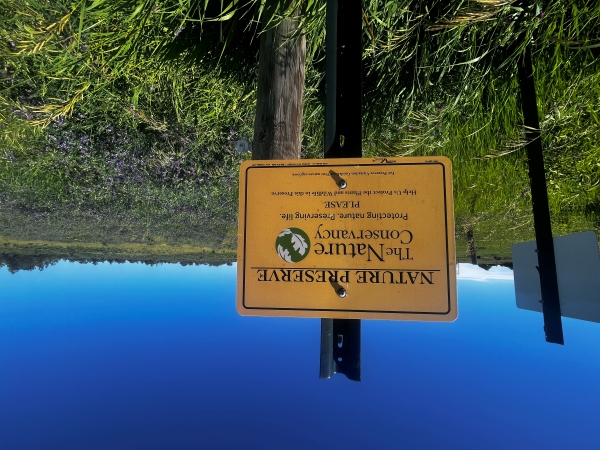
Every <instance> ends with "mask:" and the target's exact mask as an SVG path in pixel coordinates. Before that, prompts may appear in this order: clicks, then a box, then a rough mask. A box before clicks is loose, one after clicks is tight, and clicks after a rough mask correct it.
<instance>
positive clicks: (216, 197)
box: [0, 0, 600, 239]
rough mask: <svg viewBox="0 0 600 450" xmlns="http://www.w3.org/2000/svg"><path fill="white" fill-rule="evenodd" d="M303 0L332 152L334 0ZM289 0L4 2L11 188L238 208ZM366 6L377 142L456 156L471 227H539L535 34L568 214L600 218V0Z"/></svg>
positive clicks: (369, 137) (122, 203)
mask: <svg viewBox="0 0 600 450" xmlns="http://www.w3.org/2000/svg"><path fill="white" fill-rule="evenodd" d="M302 4H303V32H305V33H306V34H307V46H308V52H307V53H308V56H307V77H306V87H305V111H304V122H303V130H304V134H303V144H302V145H303V148H302V152H303V155H304V156H306V157H320V156H321V155H322V136H323V123H324V116H323V112H324V108H323V100H324V68H325V64H324V57H325V53H324V52H325V44H324V39H325V15H324V10H325V0H307V1H305V2H303V3H302ZM288 5H289V2H283V1H258V0H247V1H243V0H240V1H231V2H229V1H225V2H221V1H219V2H217V1H208V2H205V1H199V0H180V1H179V0H178V1H174V0H143V1H141V2H130V1H128V0H113V1H104V0H94V1H92V0H87V1H86V0H79V1H75V2H71V1H66V0H57V1H54V2H51V3H48V2H44V1H42V0H29V1H28V2H22V1H19V0H0V17H1V18H2V21H1V23H0V36H1V40H2V43H1V44H0V121H1V122H0V123H1V125H0V200H1V199H4V200H3V201H4V203H3V204H4V205H9V204H10V205H12V206H11V207H17V206H19V205H21V206H24V205H28V207H34V206H35V207H36V208H38V209H39V208H52V207H56V205H57V204H62V205H69V208H71V209H81V210H86V209H87V210H94V209H98V208H113V209H114V208H117V209H119V208H120V209H121V210H124V211H131V210H134V211H150V212H151V213H150V212H149V214H163V213H164V214H168V213H169V211H190V214H191V213H197V212H198V211H204V212H205V213H203V214H208V212H207V211H209V209H210V208H216V211H217V213H216V214H217V215H219V214H220V216H221V217H223V218H227V220H230V221H234V219H235V198H236V197H235V183H234V182H232V178H231V175H232V174H233V179H235V176H236V170H237V167H238V163H239V161H240V157H239V156H238V155H237V153H236V152H235V150H234V148H233V143H234V142H235V140H237V139H238V138H240V137H243V138H247V139H250V138H251V133H252V125H253V119H254V106H255V100H256V99H255V95H256V93H255V82H256V76H257V67H256V64H257V61H258V59H257V53H258V41H259V33H260V31H261V30H262V29H263V27H264V26H265V25H264V24H265V23H269V24H270V25H266V26H273V25H274V24H276V23H277V21H278V20H280V19H281V17H283V16H284V15H285V14H286V11H287V10H286V7H287V6H288ZM363 7H364V12H365V17H366V20H367V21H368V23H369V25H368V26H366V25H365V27H364V30H363V31H364V33H363V49H364V55H363V60H364V89H363V91H364V130H365V132H364V149H365V154H366V155H428V154H444V155H448V156H450V157H451V158H452V160H453V161H454V165H455V180H454V184H455V195H456V200H455V202H456V214H457V219H458V220H457V223H458V224H459V230H460V227H463V226H465V227H466V226H475V229H476V230H477V227H479V229H480V230H481V232H482V233H487V234H493V232H494V228H495V226H496V227H497V228H510V229H514V230H516V231H515V233H521V234H522V235H523V236H530V233H531V214H530V206H531V205H530V201H531V199H530V195H529V191H528V179H527V170H526V159H525V155H524V141H523V137H524V132H523V129H522V125H521V124H522V117H521V113H520V106H519V105H520V103H519V97H520V94H519V90H518V83H517V80H516V79H515V76H516V63H517V61H518V58H519V55H520V54H521V51H522V48H523V46H524V45H525V43H527V42H531V43H532V45H533V49H534V65H535V77H536V83H537V90H538V100H539V111H540V118H541V126H542V136H543V145H544V148H545V151H546V157H547V165H548V183H549V194H550V202H551V208H552V212H553V218H554V221H555V229H556V230H558V232H567V231H569V230H576V229H580V228H586V227H588V228H589V227H595V228H600V204H599V198H598V195H599V192H600V191H599V189H598V185H599V183H600V172H599V170H600V168H599V165H598V161H599V157H600V149H599V144H598V142H600V119H599V117H600V87H599V86H600V62H599V61H600V60H599V59H598V56H599V55H600V4H598V3H597V2H595V1H592V0H580V1H576V0H558V1H553V2H550V1H546V2H525V1H510V0H476V1H473V0H469V1H467V0H452V1H442V0H437V1H427V2H425V1H422V0H419V1H417V0H398V1H394V2H389V1H383V0H365V1H364V2H363ZM514 238H515V239H517V238H518V237H517V236H515V237H514ZM511 239H512V238H511Z"/></svg>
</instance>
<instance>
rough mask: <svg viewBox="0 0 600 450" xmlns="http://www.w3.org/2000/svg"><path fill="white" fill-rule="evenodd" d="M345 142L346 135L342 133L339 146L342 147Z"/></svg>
mask: <svg viewBox="0 0 600 450" xmlns="http://www.w3.org/2000/svg"><path fill="white" fill-rule="evenodd" d="M345 143H346V137H345V136H344V135H343V134H340V147H343V146H344V144H345Z"/></svg>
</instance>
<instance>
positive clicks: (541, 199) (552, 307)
mask: <svg viewBox="0 0 600 450" xmlns="http://www.w3.org/2000/svg"><path fill="white" fill-rule="evenodd" d="M518 65H519V82H520V84H521V101H522V108H523V118H524V121H525V137H526V139H527V160H528V164H529V183H530V186H531V198H532V202H533V223H534V228H535V241H536V244H537V254H538V271H539V274H540V285H541V288H542V311H543V314H544V331H545V333H546V341H547V342H551V343H554V344H564V339H563V330H562V320H561V313H560V298H559V294H558V278H557V276H556V261H555V256H554V241H553V238H552V224H551V222H550V208H549V206H548V190H547V188H546V172H545V170H544V155H543V153H542V142H541V138H540V124H539V119H538V110H537V101H536V94H535V82H534V79H533V66H532V62H531V46H530V45H529V44H528V45H527V46H526V47H525V53H524V55H523V59H522V60H521V61H520V62H519V64H518Z"/></svg>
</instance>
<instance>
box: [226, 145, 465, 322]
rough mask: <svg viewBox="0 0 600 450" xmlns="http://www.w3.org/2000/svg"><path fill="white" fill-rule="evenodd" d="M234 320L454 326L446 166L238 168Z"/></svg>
mask: <svg viewBox="0 0 600 450" xmlns="http://www.w3.org/2000/svg"><path fill="white" fill-rule="evenodd" d="M239 205H240V215H239V235H238V242H239V244H238V285H237V310H238V312H239V313H240V314H241V315H252V316H290V317H329V318H342V319H388V320H421V321H446V322H449V321H453V320H454V319H456V317H457V302H456V254H455V249H454V213H453V211H454V210H453V199H452V169H451V163H450V160H449V159H448V158H444V157H433V158H393V159H389V158H375V159H366V158H364V159H328V160H285V161H246V162H245V163H243V164H242V166H241V169H240V204H239Z"/></svg>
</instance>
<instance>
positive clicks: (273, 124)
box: [252, 0, 306, 159]
mask: <svg viewBox="0 0 600 450" xmlns="http://www.w3.org/2000/svg"><path fill="white" fill-rule="evenodd" d="M294 3H295V1H294V0H291V1H290V2H289V6H291V5H293V4H294ZM299 24H300V7H298V8H296V9H295V10H294V11H293V12H292V14H291V15H290V16H289V17H288V18H286V19H284V20H283V21H282V22H281V24H279V26H277V27H272V28H270V29H268V30H266V31H263V34H262V35H261V38H260V53H259V62H258V89H257V100H256V118H255V121H254V141H253V143H252V159H298V158H300V149H301V144H302V107H303V93H304V75H305V63H306V37H305V36H304V35H300V36H297V33H298V26H299Z"/></svg>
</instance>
